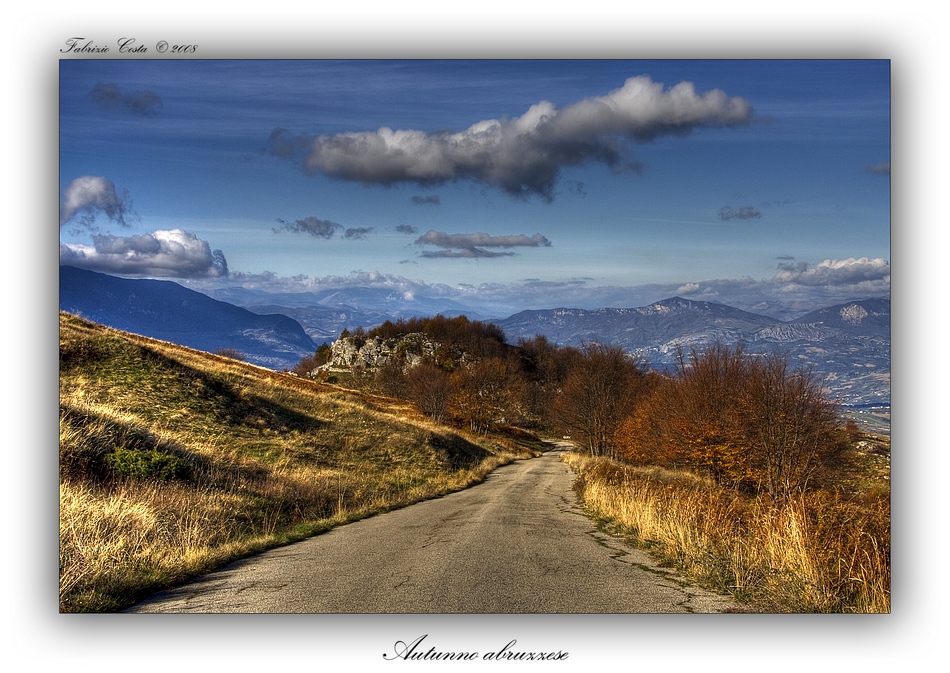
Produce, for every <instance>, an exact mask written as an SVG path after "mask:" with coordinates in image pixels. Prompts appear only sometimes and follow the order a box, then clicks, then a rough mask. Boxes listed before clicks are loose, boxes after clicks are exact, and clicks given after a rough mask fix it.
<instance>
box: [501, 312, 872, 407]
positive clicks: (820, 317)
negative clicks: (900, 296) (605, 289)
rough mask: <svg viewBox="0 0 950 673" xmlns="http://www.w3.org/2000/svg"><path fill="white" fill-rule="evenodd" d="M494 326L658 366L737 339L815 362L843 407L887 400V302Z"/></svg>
mask: <svg viewBox="0 0 950 673" xmlns="http://www.w3.org/2000/svg"><path fill="white" fill-rule="evenodd" d="M496 324H497V325H498V326H499V327H501V328H502V329H503V330H504V331H505V335H506V336H507V337H508V340H509V342H516V341H517V340H518V339H519V338H521V337H524V338H531V337H533V336H535V335H537V334H543V335H545V336H546V337H548V338H549V339H550V340H551V341H552V342H554V343H556V344H558V345H560V346H581V345H583V344H584V343H585V342H591V341H597V342H601V343H606V344H616V345H620V346H623V348H624V349H625V350H627V351H629V352H631V353H635V354H637V355H640V356H641V357H643V358H644V359H645V360H646V361H647V362H649V363H650V364H651V365H653V366H656V367H661V368H662V367H668V366H671V365H673V364H675V362H676V353H677V350H678V349H679V348H683V349H685V350H686V351H688V350H689V348H690V347H694V346H695V347H696V348H698V349H699V350H702V349H703V348H704V347H707V346H709V345H711V344H713V343H715V342H717V341H720V342H723V343H726V344H730V345H732V344H738V343H742V344H744V345H745V347H746V349H747V350H748V351H749V352H753V353H755V352H770V351H777V352H779V353H782V354H784V355H786V356H787V357H788V358H789V359H790V362H791V363H792V364H793V365H800V366H805V367H812V368H813V370H814V371H815V373H817V374H819V375H821V376H822V377H823V378H824V379H825V383H826V386H827V388H828V390H829V391H830V393H831V394H832V396H834V397H837V398H838V399H839V400H840V401H841V402H842V403H844V404H848V405H855V406H859V405H875V404H882V405H886V404H890V299H864V300H859V301H852V302H846V303H844V304H839V305H836V306H830V307H827V308H823V309H820V310H818V311H812V312H811V313H808V314H806V315H803V316H801V317H799V318H796V319H794V320H790V321H788V322H783V321H781V320H778V319H775V318H769V317H766V316H762V315H758V314H755V313H749V312H747V311H741V310H739V309H735V308H732V307H730V306H725V305H723V304H716V303H713V302H698V301H690V300H687V299H682V298H681V297H673V298H671V299H666V300H664V301H660V302H657V303H655V304H650V305H649V306H645V307H642V308H626V309H617V308H604V309H598V310H593V311H591V310H583V309H551V310H547V311H522V312H521V313H517V314H515V315H513V316H511V317H510V318H507V319H505V320H500V321H496Z"/></svg>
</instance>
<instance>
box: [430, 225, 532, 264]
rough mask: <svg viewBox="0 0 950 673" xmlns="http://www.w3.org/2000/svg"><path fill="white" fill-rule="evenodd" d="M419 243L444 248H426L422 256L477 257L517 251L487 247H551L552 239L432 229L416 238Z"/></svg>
mask: <svg viewBox="0 0 950 673" xmlns="http://www.w3.org/2000/svg"><path fill="white" fill-rule="evenodd" d="M416 244H417V245H431V246H434V247H437V248H443V249H442V250H437V251H432V250H426V251H424V252H422V253H420V254H421V256H422V257H429V258H439V257H443V258H477V257H511V256H513V255H514V254H515V253H514V252H508V251H504V252H503V251H498V250H486V248H517V247H528V248H538V247H550V246H551V241H549V240H548V239H547V238H545V237H544V236H542V235H541V234H535V235H534V236H525V235H524V234H517V235H511V236H492V235H490V234H483V233H475V234H448V233H445V232H443V231H434V230H432V229H430V230H429V231H427V232H426V233H424V234H423V235H422V236H420V237H419V238H417V239H416Z"/></svg>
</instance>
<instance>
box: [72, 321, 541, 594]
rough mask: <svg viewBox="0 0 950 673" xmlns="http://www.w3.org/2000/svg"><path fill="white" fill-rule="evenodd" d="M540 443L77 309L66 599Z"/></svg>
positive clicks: (178, 566)
mask: <svg viewBox="0 0 950 673" xmlns="http://www.w3.org/2000/svg"><path fill="white" fill-rule="evenodd" d="M538 446H540V442H539V443H538ZM532 455H535V451H534V449H532V448H530V447H528V446H526V445H524V444H520V445H519V444H516V443H515V442H514V441H511V440H507V439H506V438H490V437H489V438H473V437H468V436H463V435H462V434H460V433H458V432H455V431H451V430H449V429H447V428H446V427H444V426H440V425H437V424H434V423H432V422H430V421H428V420H426V419H425V418H424V417H422V416H421V415H420V414H418V413H417V412H415V410H414V409H413V407H411V405H409V404H407V403H403V402H399V401H396V400H392V399H389V398H381V397H373V396H369V395H364V394H360V393H356V392H353V391H349V390H345V389H341V388H336V387H334V386H328V385H321V384H318V383H315V382H312V381H308V380H304V379H299V378H297V377H295V376H292V375H289V374H283V373H278V372H274V371H269V370H265V369H262V368H259V367H254V366H251V365H248V364H246V363H243V362H239V361H235V360H231V359H229V358H223V357H218V356H214V355H209V354H207V353H203V352H199V351H195V350H191V349H188V348H184V347H181V346H177V345H173V344H170V343H165V342H159V341H154V340H152V339H148V338H145V337H140V336H135V335H131V334H128V333H124V332H120V331H117V330H114V329H110V328H106V327H103V326H101V325H98V324H95V323H91V322H88V321H86V320H83V319H80V318H78V317H75V316H71V315H68V314H64V313H61V314H60V601H61V604H60V607H61V610H63V611H109V610H113V609H118V608H120V607H122V606H124V605H127V604H130V603H131V602H133V601H134V600H136V599H138V598H141V597H143V596H144V595H146V594H148V593H150V592H151V591H153V590H156V589H159V588H162V587H165V586H170V585H172V584H174V583H176V582H178V581H181V580H183V579H185V578H187V577H189V576H192V575H195V574H197V573H200V572H204V571H207V570H209V569H210V568H212V567H215V566H217V565H220V564H221V563H224V562H226V561H228V560H231V559H234V558H237V557H240V556H243V555H246V554H248V553H251V552H253V551H256V550H260V549H263V548H266V547H268V546H273V545H275V544H280V543H283V542H287V541H289V540H293V539H300V538H302V537H305V536H308V535H312V534H314V533H317V532H320V531H322V530H325V529H327V528H329V527H331V526H334V525H337V524H340V523H345V522H346V521H349V520H353V519H356V518H360V517H364V516H368V515H370V514H373V513H376V512H381V511H385V510H387V509H391V508H393V507H400V506H404V505H406V504H409V503H412V502H416V501H419V500H421V499H425V498H431V497H435V496H437V495H440V494H443V493H446V492H450V491H453V490H458V489H460V488H464V487H466V486H468V485H471V484H472V483H475V482H477V481H479V480H481V479H482V478H483V477H484V476H485V475H486V474H487V472H488V471H490V470H491V469H493V468H494V467H496V466H498V465H500V464H503V463H506V462H510V461H511V460H514V459H516V458H527V457H530V456H532Z"/></svg>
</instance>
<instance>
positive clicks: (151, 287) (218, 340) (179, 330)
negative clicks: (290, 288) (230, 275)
mask: <svg viewBox="0 0 950 673" xmlns="http://www.w3.org/2000/svg"><path fill="white" fill-rule="evenodd" d="M59 308H60V310H61V311H66V312H67V313H72V314H76V315H81V316H83V317H85V318H88V319H89V320H93V321H95V322H98V323H101V324H103V325H108V326H109V327H114V328H116V329H119V330H123V331H127V332H133V333H135V334H143V335H147V336H150V337H152V338H155V339H161V340H163V341H171V342H172V343H177V344H182V345H185V346H189V347H191V348H196V349H198V350H202V351H206V352H209V353H214V352H216V351H218V350H222V349H233V350H236V351H238V352H240V353H241V355H242V356H243V358H244V359H246V360H247V361H248V362H253V363H254V364H258V365H261V366H265V367H270V368H271V369H278V370H279V369H289V368H292V367H293V366H294V365H295V364H296V363H297V362H299V361H300V359H301V358H302V357H304V356H305V355H310V354H312V353H313V351H314V350H315V349H316V347H317V344H315V343H314V341H313V339H311V338H310V337H309V336H308V335H307V333H306V332H305V331H304V329H303V327H301V326H300V324H299V323H298V322H297V321H296V320H294V319H293V318H290V317H288V316H285V315H282V314H279V313H273V314H269V315H260V314H258V313H253V312H251V311H249V310H247V309H244V308H241V307H239V306H234V305H232V304H228V303H226V302H223V301H218V300H216V299H212V298H211V297H208V296H207V295H204V294H202V293H200V292H195V291H194V290H189V289H188V288H185V287H182V286H181V285H179V284H178V283H173V282H171V281H163V280H145V279H127V278H119V277H116V276H109V275H106V274H103V273H96V272H94V271H86V270H84V269H77V268H74V267H70V266H61V267H60V269H59Z"/></svg>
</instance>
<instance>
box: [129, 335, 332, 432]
mask: <svg viewBox="0 0 950 673" xmlns="http://www.w3.org/2000/svg"><path fill="white" fill-rule="evenodd" d="M140 348H141V353H142V358H143V359H146V360H151V361H153V362H154V363H155V364H156V365H158V366H160V367H162V368H166V369H169V370H171V371H173V372H175V373H176V375H177V376H179V377H181V378H182V379H183V380H185V381H190V389H189V393H190V394H192V395H196V396H197V397H199V398H200V399H201V401H202V402H204V403H207V404H210V409H208V411H209V412H210V413H212V414H213V415H214V416H215V417H217V418H218V420H220V421H221V422H223V423H226V424H228V425H232V426H236V425H244V426H252V427H255V428H258V429H268V430H275V431H288V430H302V431H304V430H314V429H317V428H321V427H324V426H326V425H327V422H326V421H322V420H319V419H317V418H314V417H313V416H311V415H308V414H305V413H301V412H299V411H296V410H294V409H291V408H290V407H287V406H286V405H284V404H281V403H280V402H276V401H274V400H273V399H269V398H267V397H263V396H261V395H258V394H255V393H249V392H247V391H246V390H244V387H243V386H239V385H236V382H232V381H229V380H228V378H229V375H228V374H223V373H213V372H206V371H203V370H201V369H197V368H195V367H192V366H190V365H187V364H185V363H183V362H181V361H179V360H176V359H175V358H173V357H169V356H167V355H165V354H163V353H160V352H158V351H155V350H152V349H151V348H148V347H147V346H141V347H140ZM259 385H262V386H264V385H267V384H266V383H263V382H262V383H260V384H259ZM275 389H276V388H275Z"/></svg>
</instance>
